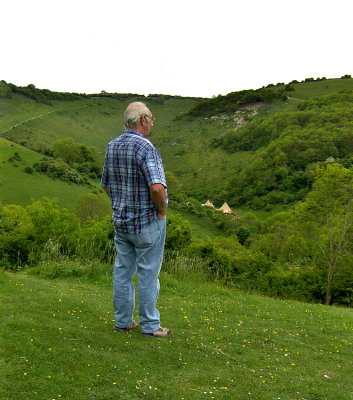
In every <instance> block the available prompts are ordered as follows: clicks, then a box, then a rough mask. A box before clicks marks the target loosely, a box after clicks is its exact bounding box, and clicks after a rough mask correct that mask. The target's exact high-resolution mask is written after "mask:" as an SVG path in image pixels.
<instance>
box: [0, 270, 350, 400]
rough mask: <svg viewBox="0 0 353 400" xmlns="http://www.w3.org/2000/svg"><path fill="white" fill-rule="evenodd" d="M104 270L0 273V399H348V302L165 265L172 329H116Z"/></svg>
mask: <svg viewBox="0 0 353 400" xmlns="http://www.w3.org/2000/svg"><path fill="white" fill-rule="evenodd" d="M52 267H53V271H54V270H55V269H57V270H59V269H60V266H55V265H53V266H52ZM92 271H93V270H92ZM106 273H107V275H106V278H103V276H101V277H100V278H98V280H95V281H94V280H93V281H92V280H87V279H84V278H81V279H77V278H76V279H75V278H72V277H71V278H67V279H65V280H63V279H43V278H38V277H35V276H30V275H28V274H23V273H18V274H16V275H13V274H4V273H0V285H1V295H0V298H1V315H2V317H3V318H2V324H1V326H0V330H1V337H2V345H1V350H0V359H1V362H0V397H1V398H3V399H6V400H18V399H19V398H23V399H27V400H37V399H65V400H81V399H82V400H87V399H101V400H103V399H112V398H121V399H126V400H133V399H141V398H145V399H151V400H152V399H164V400H175V399H182V398H184V399H196V400H199V399H219V400H227V399H229V400H244V399H249V400H250V399H254V400H273V399H283V400H292V399H320V400H348V399H352V396H353V387H352V380H351V370H352V359H351V355H352V341H353V318H352V312H351V310H348V309H341V308H335V307H330V308H327V307H323V306H320V305H310V304H303V303H298V302H292V301H279V300H271V299H267V298H264V297H261V296H254V295H245V294H243V293H241V292H238V291H235V290H230V289H224V288H220V287H218V286H216V285H214V284H207V283H204V282H202V281H200V277H198V278H196V277H195V275H191V276H190V274H188V275H186V276H187V278H185V279H184V280H176V279H175V278H174V277H173V275H170V274H169V273H163V274H162V276H161V296H160V300H159V309H160V310H161V316H162V320H163V324H164V325H165V326H168V327H170V328H171V329H172V331H173V334H172V336H171V337H170V338H168V339H161V340H158V339H152V338H146V337H143V336H142V335H141V334H140V332H139V329H137V330H136V331H132V332H131V333H125V332H114V331H113V314H112V310H111V309H112V307H111V288H110V270H109V272H108V271H106ZM34 294H35V295H34ZM137 355H138V356H137Z"/></svg>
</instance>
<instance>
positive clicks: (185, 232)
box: [165, 215, 191, 250]
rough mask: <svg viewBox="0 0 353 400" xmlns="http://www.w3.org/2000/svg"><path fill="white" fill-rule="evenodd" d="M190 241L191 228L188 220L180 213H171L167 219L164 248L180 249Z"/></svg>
mask: <svg viewBox="0 0 353 400" xmlns="http://www.w3.org/2000/svg"><path fill="white" fill-rule="evenodd" d="M190 242H191V228H190V224H189V222H188V221H186V220H184V219H182V218H181V217H180V215H171V216H170V217H168V219H167V237H166V242H165V248H166V249H168V250H180V249H182V248H183V247H185V246H187V245H188V244H190Z"/></svg>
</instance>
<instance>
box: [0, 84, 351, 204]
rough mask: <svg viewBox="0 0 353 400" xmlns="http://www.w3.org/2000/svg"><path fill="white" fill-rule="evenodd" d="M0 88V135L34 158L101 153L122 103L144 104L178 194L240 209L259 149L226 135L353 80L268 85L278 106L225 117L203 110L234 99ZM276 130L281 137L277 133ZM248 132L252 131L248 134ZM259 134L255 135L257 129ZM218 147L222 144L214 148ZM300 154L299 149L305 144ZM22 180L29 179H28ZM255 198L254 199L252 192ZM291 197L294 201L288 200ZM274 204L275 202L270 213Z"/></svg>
mask: <svg viewBox="0 0 353 400" xmlns="http://www.w3.org/2000/svg"><path fill="white" fill-rule="evenodd" d="M1 85H2V88H3V90H2V92H1V90H0V136H2V137H4V138H7V139H8V140H11V141H13V142H16V143H19V144H22V145H23V146H25V147H27V148H30V149H32V150H34V151H37V152H41V153H45V152H48V150H49V151H50V148H51V146H52V145H53V143H54V142H55V141H56V140H57V139H60V138H66V137H70V138H72V139H74V140H75V141H76V142H78V143H83V144H85V145H88V146H94V147H96V148H97V150H98V151H99V152H100V154H101V155H103V153H104V148H105V146H106V144H107V142H108V141H109V140H110V139H112V138H113V137H115V136H116V135H118V134H119V133H120V132H121V130H122V125H123V124H122V113H123V110H124V108H125V107H126V105H127V104H128V103H129V102H131V101H133V100H134V99H138V100H143V101H145V102H146V103H147V105H148V106H149V107H150V108H151V110H152V111H153V113H154V115H155V116H156V122H155V126H154V129H153V134H152V136H151V140H152V141H153V142H154V143H155V144H156V145H157V147H158V149H159V150H160V152H161V154H162V157H163V159H164V163H165V168H166V170H167V171H171V172H173V173H174V174H175V176H176V177H177V178H178V179H179V181H180V182H181V184H182V189H183V191H184V192H185V193H186V194H188V195H190V196H192V197H195V198H197V199H198V200H199V201H200V202H204V201H206V200H207V199H211V200H213V202H215V203H216V204H217V205H218V206H220V205H221V204H222V203H223V201H227V202H229V203H231V204H232V205H233V206H234V205H240V204H243V205H245V206H246V205H247V201H245V202H241V203H240V204H239V201H238V200H237V198H238V197H237V196H238V195H237V194H236V193H234V188H235V187H238V186H239V184H241V185H246V186H249V180H250V181H251V179H253V178H252V175H251V173H250V172H249V171H253V172H254V168H255V172H256V170H257V168H258V166H256V164H254V161H252V160H254V158H255V159H256V158H258V154H259V152H261V151H263V150H264V149H265V147H264V146H262V148H259V146H257V147H256V146H255V147H253V148H249V147H244V148H243V149H237V147H236V145H235V146H234V143H231V144H230V146H233V147H229V146H228V142H227V140H228V138H229V137H232V135H233V136H234V135H235V136H236V137H239V135H241V134H242V132H244V134H243V137H245V136H246V135H248V132H249V131H250V130H251V129H250V128H247V125H248V122H249V121H251V124H252V125H249V127H251V126H254V127H257V126H261V125H260V124H261V123H262V124H267V125H271V124H273V122H272V120H271V118H273V117H274V116H276V115H277V114H278V113H281V112H282V113H283V112H286V113H289V114H290V113H292V112H295V113H300V112H301V111H300V110H298V104H300V103H301V102H302V101H303V100H308V99H311V98H315V97H317V96H323V95H328V94H335V93H339V92H342V91H347V90H352V88H353V79H327V80H320V81H313V82H312V81H310V82H302V83H291V84H290V85H278V86H274V87H273V88H271V90H272V91H273V92H276V91H277V92H278V93H281V95H284V96H286V97H287V99H286V100H285V101H284V100H283V99H272V100H271V101H268V100H266V99H264V100H265V101H260V100H261V99H259V100H258V101H256V102H255V103H251V104H247V103H246V102H245V103H242V104H241V105H239V107H238V108H237V111H235V112H224V113H222V112H220V109H219V108H218V109H217V110H216V112H215V111H214V110H213V109H212V107H211V108H210V109H209V112H208V113H207V107H209V106H210V104H211V105H212V102H213V101H214V102H217V104H219V103H220V104H225V109H226V110H227V109H228V108H227V107H228V106H226V105H227V104H228V102H230V104H231V103H232V102H234V98H233V97H234V96H233V97H232V96H229V95H228V96H221V97H222V99H221V101H220V99H219V98H215V99H207V100H204V101H203V100H202V99H196V98H195V99H192V98H182V97H172V96H162V95H154V96H149V97H144V96H138V95H109V94H101V95H82V96H78V97H77V98H75V99H68V100H67V99H64V100H58V99H56V97H55V96H54V99H52V100H50V101H47V102H46V103H43V102H38V101H36V100H35V99H34V98H31V97H29V96H25V95H23V94H21V93H20V92H19V91H17V92H16V93H15V92H11V90H10V89H9V87H8V85H7V86H6V84H5V83H4V82H3V81H2V83H1ZM1 85H0V86H1ZM4 88H5V89H6V90H5V89H4ZM0 89H1V88H0ZM28 90H29V89H28ZM245 92H246V91H245ZM1 93H2V95H1ZM45 93H46V92H45ZM57 97H58V96H57ZM201 104H206V106H207V107H204V108H203V113H202V115H200V116H197V115H192V112H191V111H192V110H194V109H195V107H196V108H197V107H199V106H200V105H201ZM194 114H195V113H194ZM267 118H268V119H267ZM283 118H287V117H286V116H284V117H283ZM277 120H278V119H277ZM247 129H248V131H247ZM279 129H280V130H279V135H280V134H281V128H280V127H279ZM235 133H236V134H235ZM251 134H252V132H250V133H249V135H251ZM259 135H260V136H261V135H262V132H261V130H260V131H259ZM269 140H270V142H271V143H272V140H273V138H271V137H270V138H269ZM270 142H268V144H270ZM215 143H216V144H217V145H215ZM219 143H221V144H222V146H219ZM260 147H261V146H260ZM231 148H233V149H234V148H235V149H236V151H234V150H230V149H231ZM302 151H305V144H304V147H303V149H302ZM320 161H324V160H320ZM269 174H271V166H270V169H269ZM239 175H241V176H242V178H241V183H239V184H238V183H236V184H234V183H233V182H234V181H235V180H236V181H237V182H238V179H239ZM25 178H26V179H33V177H32V178H31V177H30V176H25ZM261 179H262V178H261ZM299 179H300V178H299ZM8 184H9V183H8V180H6V182H5V181H4V183H3V189H4V190H5V191H7V192H11V188H7V189H5V186H7V185H8ZM237 185H238V186H237ZM304 185H305V182H304ZM250 186H251V184H250ZM81 189H82V188H81ZM277 189H278V188H276V187H274V188H272V189H265V192H266V193H264V195H267V194H268V191H271V190H277ZM300 189H301V188H299V189H298V190H300ZM303 193H304V192H303ZM254 196H257V197H259V194H256V193H255V194H254ZM261 196H262V194H261V190H260V197H261ZM272 197H273V196H272ZM274 197H276V196H274ZM277 197H278V198H279V200H275V202H278V201H279V202H280V203H281V202H282V201H283V199H281V196H277ZM299 197H300V196H299ZM12 198H13V197H12ZM295 198H296V197H295V196H294V197H293V200H295ZM9 199H10V198H9ZM291 199H292V197H290V196H289V197H288V198H286V199H285V202H288V201H289V202H290V201H292V200H291ZM6 201H8V200H6ZM271 201H272V200H271ZM272 203H273V201H272ZM251 204H253V205H254V204H255V208H258V207H259V206H260V208H261V207H263V206H264V205H266V204H269V203H268V201H267V200H265V201H260V202H257V201H255V202H252V200H251V201H250V205H251ZM256 204H257V206H256ZM270 204H271V202H270ZM275 204H277V203H274V204H272V205H271V207H272V206H275Z"/></svg>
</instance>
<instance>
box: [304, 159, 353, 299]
mask: <svg viewBox="0 0 353 400" xmlns="http://www.w3.org/2000/svg"><path fill="white" fill-rule="evenodd" d="M297 213H298V214H297V215H298V217H299V225H300V227H301V229H302V230H303V232H304V234H305V236H306V237H307V238H308V239H309V240H312V241H313V242H314V243H315V245H316V250H317V252H316V254H315V258H316V262H317V263H318V265H319V267H321V268H322V270H323V272H324V273H325V274H326V294H325V304H327V305H328V304H331V303H332V300H333V288H334V285H335V280H336V277H337V275H338V274H344V275H349V272H351V269H352V267H351V264H350V262H349V260H350V259H351V258H352V256H353V246H352V239H353V171H352V170H351V169H346V168H344V167H343V166H341V165H340V164H337V163H333V164H327V165H326V166H325V167H324V168H321V169H320V170H319V171H318V175H317V179H316V181H315V183H314V185H313V190H312V191H311V192H310V193H309V195H308V196H307V198H306V199H305V201H304V202H303V203H301V204H300V205H299V206H298V208H297ZM347 273H348V274H347Z"/></svg>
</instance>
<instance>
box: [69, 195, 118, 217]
mask: <svg viewBox="0 0 353 400" xmlns="http://www.w3.org/2000/svg"><path fill="white" fill-rule="evenodd" d="M75 214H76V216H77V217H78V219H79V220H80V221H81V222H85V221H87V220H88V219H89V218H95V219H97V218H102V217H104V216H106V215H108V214H111V208H110V205H109V202H108V201H104V200H103V199H102V197H100V196H98V195H96V194H94V193H87V194H84V195H82V196H80V197H79V198H78V199H77V201H76V204H75Z"/></svg>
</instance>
